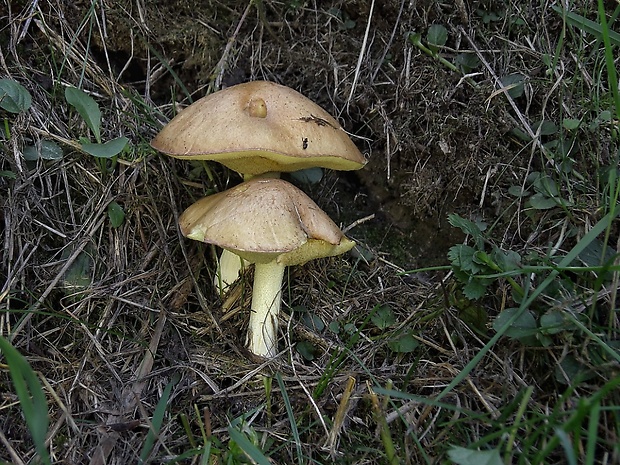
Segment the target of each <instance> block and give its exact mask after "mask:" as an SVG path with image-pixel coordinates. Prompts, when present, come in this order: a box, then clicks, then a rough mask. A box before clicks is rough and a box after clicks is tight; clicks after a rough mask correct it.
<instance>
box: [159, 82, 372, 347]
mask: <svg viewBox="0 0 620 465" xmlns="http://www.w3.org/2000/svg"><path fill="white" fill-rule="evenodd" d="M151 145H152V146H153V147H154V148H155V149H157V150H159V151H161V152H163V153H166V154H168V155H171V156H173V157H176V158H182V159H190V160H213V161H218V162H219V163H222V164H223V165H225V166H227V167H228V168H230V169H233V170H235V171H237V172H238V173H240V174H241V175H242V176H243V177H244V179H245V182H243V183H241V184H239V185H237V186H236V187H233V188H232V189H229V190H227V191H224V192H220V193H217V194H213V195H210V196H208V197H204V198H202V199H200V200H199V201H197V202H196V203H194V204H193V205H191V206H190V207H189V208H187V210H185V212H183V214H182V215H181V217H180V219H179V223H180V228H181V232H182V233H183V235H184V236H186V237H188V238H190V239H195V240H198V241H202V242H206V243H211V244H215V245H217V246H219V247H221V248H223V249H224V251H223V253H222V257H221V259H220V263H219V265H218V275H219V277H216V281H218V282H221V283H222V284H223V285H224V286H226V285H228V284H231V283H232V281H234V280H235V279H236V278H237V276H238V274H239V269H240V268H241V266H242V263H243V262H242V260H245V261H246V263H253V264H255V272H254V284H253V291H252V304H251V307H252V311H251V314H250V324H249V329H248V337H247V346H248V349H249V350H250V351H251V352H253V353H254V354H256V355H259V356H261V357H269V358H271V357H273V356H275V355H276V353H277V343H276V337H277V328H278V326H277V322H278V313H279V310H280V304H281V300H282V295H281V287H282V280H283V277H284V270H285V267H286V266H290V265H298V264H303V263H306V262H308V261H310V260H313V259H315V258H321V257H328V256H335V255H339V254H342V253H345V252H347V251H348V250H350V249H351V248H352V247H353V246H354V245H355V243H354V242H353V241H351V240H350V239H348V238H347V237H345V235H344V234H343V233H342V231H341V230H340V229H339V228H338V226H336V224H335V223H334V222H333V221H332V220H331V219H330V218H329V217H328V216H327V214H326V213H325V212H323V211H322V210H321V209H320V208H319V207H318V206H317V205H316V203H314V202H313V201H312V200H311V199H310V198H309V197H308V196H307V195H306V194H304V193H303V192H302V191H301V190H299V189H298V188H296V187H295V186H293V185H292V184H290V183H288V182H286V181H283V180H281V179H279V173H280V172H284V171H286V172H290V171H297V170H301V169H306V168H311V167H322V168H330V169H337V170H354V169H359V168H361V167H363V166H364V164H365V159H364V157H363V156H362V154H361V153H360V152H359V150H358V149H357V147H356V146H355V144H353V142H352V141H351V140H350V139H349V137H348V136H347V134H346V132H345V131H344V130H343V129H342V127H341V126H340V125H339V124H338V122H337V121H336V120H335V119H334V118H332V116H331V115H329V113H327V112H326V111H325V110H323V109H322V108H321V107H319V106H318V105H316V104H315V103H314V102H312V101H310V100H309V99H307V98H306V97H304V96H303V95H301V94H300V93H298V92H296V91H294V90H292V89H290V88H288V87H284V86H281V85H279V84H275V83H272V82H265V81H253V82H248V83H245V84H239V85H236V86H233V87H229V88H227V89H225V90H222V91H219V92H215V93H213V94H210V95H208V96H207V97H204V98H202V99H200V100H198V101H197V102H195V103H194V104H192V105H190V106H189V107H187V108H186V109H185V110H183V111H182V112H181V113H179V114H178V115H177V116H176V117H174V118H173V119H172V120H171V121H170V123H168V124H167V125H166V126H165V127H164V128H163V129H162V131H161V132H160V133H159V134H158V135H157V136H156V137H155V138H154V139H153V141H152V142H151Z"/></svg>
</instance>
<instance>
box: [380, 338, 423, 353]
mask: <svg viewBox="0 0 620 465" xmlns="http://www.w3.org/2000/svg"><path fill="white" fill-rule="evenodd" d="M419 345H420V343H419V342H418V340H417V339H416V338H415V337H413V336H412V335H411V334H403V335H402V336H400V337H398V338H396V339H393V340H391V341H390V342H388V347H389V348H390V350H392V351H394V352H398V353H400V354H405V353H409V352H413V351H414V350H416V349H417V348H418V346H419Z"/></svg>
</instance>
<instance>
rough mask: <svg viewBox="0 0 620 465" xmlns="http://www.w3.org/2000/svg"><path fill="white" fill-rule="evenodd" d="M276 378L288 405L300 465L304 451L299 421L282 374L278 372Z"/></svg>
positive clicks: (287, 410)
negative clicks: (296, 420)
mask: <svg viewBox="0 0 620 465" xmlns="http://www.w3.org/2000/svg"><path fill="white" fill-rule="evenodd" d="M276 379H277V380H278V386H279V387H280V392H281V393H282V399H283V400H284V406H285V407H286V414H287V415H288V419H289V421H290V422H291V434H292V435H293V440H294V441H295V448H296V449H297V461H298V462H299V464H300V465H302V464H303V460H302V454H303V452H302V450H301V440H300V439H299V430H298V429H297V423H296V422H295V414H294V413H293V407H292V406H291V399H289V397H288V394H287V393H286V386H285V385H284V381H283V380H282V376H281V375H280V373H277V374H276Z"/></svg>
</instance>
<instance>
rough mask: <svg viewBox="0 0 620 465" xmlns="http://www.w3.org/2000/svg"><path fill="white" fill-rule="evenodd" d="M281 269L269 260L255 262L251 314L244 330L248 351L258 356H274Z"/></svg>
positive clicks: (274, 261) (276, 351) (282, 268)
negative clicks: (246, 328) (246, 330)
mask: <svg viewBox="0 0 620 465" xmlns="http://www.w3.org/2000/svg"><path fill="white" fill-rule="evenodd" d="M284 268H285V266H284V265H282V264H280V263H278V262H277V261H276V260H273V261H271V262H269V263H257V264H256V268H255V270H254V286H253V288H252V312H251V313H250V327H249V328H248V339H247V344H248V349H249V350H250V351H251V352H253V353H254V354H256V355H260V356H261V357H267V358H272V357H275V356H276V354H277V353H278V345H277V337H278V313H279V312H280V305H281V303H282V279H283V278H284Z"/></svg>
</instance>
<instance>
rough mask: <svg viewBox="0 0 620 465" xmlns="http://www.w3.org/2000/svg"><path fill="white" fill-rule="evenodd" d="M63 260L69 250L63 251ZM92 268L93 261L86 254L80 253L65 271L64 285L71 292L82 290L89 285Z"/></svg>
mask: <svg viewBox="0 0 620 465" xmlns="http://www.w3.org/2000/svg"><path fill="white" fill-rule="evenodd" d="M65 250H66V252H65V253H64V254H63V258H67V257H68V256H69V253H70V252H72V251H71V250H69V249H65ZM92 268H93V259H92V257H91V256H90V254H89V253H87V252H81V253H80V254H79V255H78V256H77V257H76V258H75V260H74V261H73V263H72V264H71V266H69V268H68V269H67V271H66V272H65V275H64V285H65V286H66V287H67V288H69V290H70V291H71V292H74V291H76V290H84V289H86V288H87V287H88V286H90V285H91V270H92Z"/></svg>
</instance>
